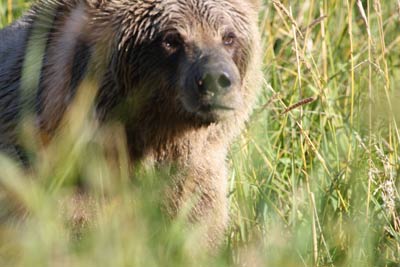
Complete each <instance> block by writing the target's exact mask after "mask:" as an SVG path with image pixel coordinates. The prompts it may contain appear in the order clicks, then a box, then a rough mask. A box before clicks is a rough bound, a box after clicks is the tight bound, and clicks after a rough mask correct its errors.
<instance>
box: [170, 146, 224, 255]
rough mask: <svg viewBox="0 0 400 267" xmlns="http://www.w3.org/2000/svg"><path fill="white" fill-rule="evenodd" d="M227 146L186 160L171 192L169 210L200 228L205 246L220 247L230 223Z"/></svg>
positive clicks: (191, 226)
mask: <svg viewBox="0 0 400 267" xmlns="http://www.w3.org/2000/svg"><path fill="white" fill-rule="evenodd" d="M225 158H226V151H225V149H216V148H215V147H214V149H213V150H209V151H204V150H203V151H202V154H201V156H200V155H198V157H196V158H195V159H191V160H189V162H186V164H185V166H184V168H182V169H181V171H180V173H179V174H177V175H176V176H175V177H174V184H173V186H172V188H171V189H170V190H169V193H168V203H169V204H168V206H169V211H170V213H171V214H172V215H173V216H174V217H175V216H183V217H184V218H186V219H187V220H188V222H189V226H188V227H189V229H195V230H199V231H201V237H202V239H203V240H204V243H203V241H201V243H203V244H202V245H204V246H206V247H208V248H209V249H214V248H217V247H218V246H219V245H220V244H221V242H222V241H223V238H224V234H225V230H226V227H227V224H228V199H227V184H228V182H227V179H228V177H227V166H226V165H227V164H226V160H225Z"/></svg>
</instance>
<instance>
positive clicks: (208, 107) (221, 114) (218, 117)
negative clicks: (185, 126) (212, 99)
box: [194, 103, 235, 123]
mask: <svg viewBox="0 0 400 267" xmlns="http://www.w3.org/2000/svg"><path fill="white" fill-rule="evenodd" d="M234 110H235V108H233V107H231V106H228V105H224V104H222V103H202V104H201V105H199V106H198V108H197V109H196V111H195V112H194V113H195V115H196V116H197V117H199V118H200V119H201V120H202V121H203V122H205V123H215V122H219V121H223V120H225V119H226V118H228V117H230V116H232V114H233V111H234Z"/></svg>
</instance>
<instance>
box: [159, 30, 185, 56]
mask: <svg viewBox="0 0 400 267" xmlns="http://www.w3.org/2000/svg"><path fill="white" fill-rule="evenodd" d="M162 45H163V47H164V49H165V50H167V51H168V52H170V53H174V52H176V51H177V50H178V49H179V47H180V46H181V45H182V38H181V36H180V35H179V34H178V33H176V32H172V33H167V34H166V35H165V36H164V38H163V41H162Z"/></svg>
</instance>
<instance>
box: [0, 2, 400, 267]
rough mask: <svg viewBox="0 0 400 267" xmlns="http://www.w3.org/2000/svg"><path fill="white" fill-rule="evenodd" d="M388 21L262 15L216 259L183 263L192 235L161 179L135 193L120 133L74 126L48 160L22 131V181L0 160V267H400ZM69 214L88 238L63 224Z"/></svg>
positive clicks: (316, 10)
mask: <svg viewBox="0 0 400 267" xmlns="http://www.w3.org/2000/svg"><path fill="white" fill-rule="evenodd" d="M9 6H10V1H6V0H0V26H5V25H7V24H9V22H10V21H9V19H10V17H11V18H12V19H15V18H17V17H18V16H20V14H21V11H22V10H23V9H25V8H26V4H25V2H23V1H13V2H12V7H13V13H11V14H12V15H10V13H9V12H7V10H9V9H8V8H9ZM398 10H399V4H398V2H397V1H381V0H364V1H354V0H344V1H329V0H322V1H313V0H304V1H297V2H296V1H267V3H266V4H265V5H264V6H263V8H262V10H260V27H261V31H262V34H263V46H264V51H265V53H264V63H265V66H264V70H265V79H266V81H267V82H266V84H265V86H264V89H263V91H262V93H261V95H260V98H259V103H258V105H257V108H256V109H255V112H254V114H253V116H252V119H251V121H250V122H249V123H248V127H247V129H246V130H245V131H244V132H243V134H242V135H241V136H240V137H239V138H238V140H237V142H236V143H235V144H234V146H233V148H232V151H231V153H230V157H229V161H230V164H231V166H232V168H231V170H232V171H231V173H230V184H229V186H230V188H229V192H230V194H229V199H230V203H231V225H230V227H229V230H228V232H227V235H226V242H225V244H224V246H223V248H222V249H221V253H217V255H213V256H210V255H207V254H203V253H201V252H198V253H199V254H196V255H193V254H195V252H194V251H196V248H197V246H196V244H197V238H198V236H197V232H196V229H193V231H187V232H184V231H183V230H182V229H184V227H183V226H182V225H183V221H181V220H180V219H177V220H173V221H171V220H170V219H168V218H167V217H166V216H164V215H163V207H162V205H161V200H160V196H162V194H163V193H162V191H163V185H165V183H167V180H168V179H167V177H168V173H169V170H161V171H159V172H156V173H155V171H154V170H147V169H141V170H136V173H137V175H136V177H137V178H136V179H135V180H133V181H132V180H131V177H130V176H129V173H130V166H129V164H128V158H127V153H126V148H125V141H124V140H125V139H124V136H123V134H122V131H121V129H120V126H119V125H107V126H105V127H104V128H102V129H97V128H96V127H97V125H95V124H94V123H93V122H91V121H90V120H89V119H88V118H85V117H84V115H82V114H85V112H75V113H71V114H73V115H71V116H72V118H73V119H71V118H70V119H68V118H66V125H70V127H66V130H65V131H64V132H63V133H62V135H61V136H60V138H58V139H57V138H56V140H54V141H53V142H52V143H51V144H50V145H49V146H48V147H35V146H34V145H32V144H36V143H37V142H35V138H36V137H32V136H31V135H29V133H30V131H29V128H30V126H29V122H27V126H26V127H24V129H28V130H27V132H28V134H27V137H26V138H25V140H27V146H28V147H29V148H31V150H32V158H33V161H34V162H35V164H34V166H33V168H32V170H30V171H26V170H23V169H22V168H21V167H19V166H17V165H16V164H15V163H13V162H11V161H10V160H8V159H6V158H4V157H1V158H0V170H1V172H0V177H1V179H0V184H1V186H0V219H1V222H2V224H1V226H0V266H45V265H50V266H208V265H210V266H232V265H233V266H273V267H275V266H282V267H289V266H296V267H297V266H343V267H348V266H399V264H400V235H399V230H400V217H399V212H400V210H399V204H400V203H399V191H398V190H399V186H400V184H399V181H398V178H397V176H398V169H399V141H400V134H399V129H398V125H397V124H398V123H399V121H400V120H399V115H398V114H400V113H399V112H400V110H399V106H400V98H399V95H400V94H399V92H398V90H399V89H400V88H399V84H400V37H399V36H400V35H399V30H398V29H399V26H400V14H399V12H398ZM0 42H1V40H0ZM0 64H1V63H0ZM310 97H312V98H313V99H314V100H315V101H311V102H310V101H305V102H310V103H307V104H304V105H301V106H299V107H296V108H289V107H291V106H293V105H295V104H296V103H298V102H299V101H301V100H303V99H306V98H310ZM88 99H90V98H88ZM80 103H81V102H80ZM84 106H86V105H85V104H78V105H77V107H76V108H77V109H78V110H79V109H80V108H83V107H84ZM79 114H81V115H79ZM79 116H83V117H79ZM77 121H78V123H77ZM68 129H69V130H68ZM110 155H111V156H110ZM78 180H79V181H80V183H83V184H84V185H85V188H87V190H88V192H89V193H88V194H87V195H86V196H85V198H87V199H83V200H82V199H79V198H78V199H76V195H77V194H76V192H75V191H76V190H75V189H74V186H73V185H74V184H76V183H77V181H78ZM72 198H75V200H74V201H73V200H71V199H72ZM71 203H75V204H72V207H71ZM74 205H75V206H74ZM76 207H78V209H80V210H81V211H82V213H81V215H82V216H81V217H82V218H77V219H81V220H83V221H85V220H87V221H88V222H87V225H88V226H87V227H81V226H76V225H74V222H72V221H71V215H70V214H69V213H71V209H73V208H76ZM26 212H28V213H27V215H26ZM78 215H79V214H78ZM21 217H22V218H21ZM84 225H85V224H84Z"/></svg>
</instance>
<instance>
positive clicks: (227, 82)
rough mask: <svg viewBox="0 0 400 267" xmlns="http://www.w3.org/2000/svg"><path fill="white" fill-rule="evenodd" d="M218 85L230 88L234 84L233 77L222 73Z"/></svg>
mask: <svg viewBox="0 0 400 267" xmlns="http://www.w3.org/2000/svg"><path fill="white" fill-rule="evenodd" d="M218 85H219V86H221V87H222V88H228V87H230V86H231V85H232V82H231V79H230V78H229V76H228V74H226V73H222V74H221V75H220V76H219V78H218Z"/></svg>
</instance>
